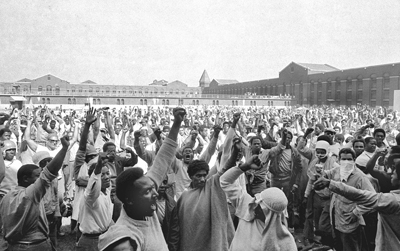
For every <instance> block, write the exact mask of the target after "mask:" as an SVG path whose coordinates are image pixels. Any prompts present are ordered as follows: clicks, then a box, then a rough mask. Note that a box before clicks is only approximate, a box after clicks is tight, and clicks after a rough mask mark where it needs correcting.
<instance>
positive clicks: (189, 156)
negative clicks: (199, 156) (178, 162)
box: [182, 148, 193, 164]
mask: <svg viewBox="0 0 400 251" xmlns="http://www.w3.org/2000/svg"><path fill="white" fill-rule="evenodd" d="M182 156H183V163H185V164H189V163H190V162H192V160H193V150H192V149H191V148H185V149H184V150H183V153H182Z"/></svg>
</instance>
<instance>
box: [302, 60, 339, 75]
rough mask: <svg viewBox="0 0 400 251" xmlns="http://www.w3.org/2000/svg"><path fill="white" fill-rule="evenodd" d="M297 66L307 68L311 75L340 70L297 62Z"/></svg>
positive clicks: (325, 65)
mask: <svg viewBox="0 0 400 251" xmlns="http://www.w3.org/2000/svg"><path fill="white" fill-rule="evenodd" d="M296 64H298V65H300V66H302V67H304V68H306V69H307V70H308V71H309V73H310V74H313V73H322V72H330V71H338V70H340V69H338V68H335V67H333V66H330V65H328V64H308V63H297V62H296Z"/></svg>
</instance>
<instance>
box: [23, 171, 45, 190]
mask: <svg viewBox="0 0 400 251" xmlns="http://www.w3.org/2000/svg"><path fill="white" fill-rule="evenodd" d="M41 172H42V169H41V168H37V169H35V170H33V172H32V174H31V176H30V177H26V182H27V185H28V186H29V185H31V184H33V183H35V181H36V180H37V179H39V176H40V173H41Z"/></svg>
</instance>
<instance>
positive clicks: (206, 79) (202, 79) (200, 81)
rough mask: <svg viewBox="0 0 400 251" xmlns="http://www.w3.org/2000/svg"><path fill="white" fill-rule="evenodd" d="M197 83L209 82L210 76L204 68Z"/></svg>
mask: <svg viewBox="0 0 400 251" xmlns="http://www.w3.org/2000/svg"><path fill="white" fill-rule="evenodd" d="M199 83H205V84H209V83H210V78H209V77H208V74H207V71H206V70H204V71H203V74H201V77H200V80H199Z"/></svg>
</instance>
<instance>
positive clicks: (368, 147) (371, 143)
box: [365, 139, 376, 153]
mask: <svg viewBox="0 0 400 251" xmlns="http://www.w3.org/2000/svg"><path fill="white" fill-rule="evenodd" d="M375 149H376V140H375V139H371V140H370V141H369V142H368V144H366V146H365V151H367V152H370V153H373V152H375Z"/></svg>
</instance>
